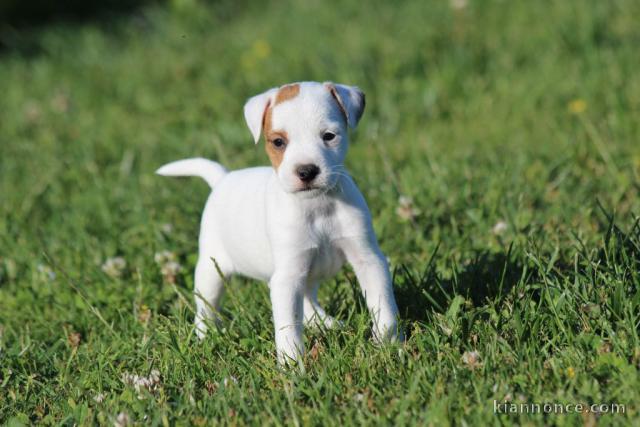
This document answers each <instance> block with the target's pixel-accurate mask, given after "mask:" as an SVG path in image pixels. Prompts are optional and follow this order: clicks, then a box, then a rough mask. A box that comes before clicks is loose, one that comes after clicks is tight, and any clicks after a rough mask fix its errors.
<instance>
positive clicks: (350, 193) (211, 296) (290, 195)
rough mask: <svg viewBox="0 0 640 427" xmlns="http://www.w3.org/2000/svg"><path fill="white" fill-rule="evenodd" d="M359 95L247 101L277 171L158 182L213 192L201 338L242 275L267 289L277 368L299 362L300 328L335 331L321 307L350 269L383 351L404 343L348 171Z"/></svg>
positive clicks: (295, 91) (304, 94) (201, 165)
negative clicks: (327, 291) (324, 294)
mask: <svg viewBox="0 0 640 427" xmlns="http://www.w3.org/2000/svg"><path fill="white" fill-rule="evenodd" d="M364 105H365V101H364V94H363V93H362V92H361V91H360V90H359V89H358V88H356V87H352V86H345V85H340V84H333V83H316V82H304V83H294V84H288V85H285V86H282V87H280V88H273V89H270V90H268V91H266V92H265V93H263V94H261V95H257V96H254V97H253V98H250V99H249V100H248V101H247V103H246V104H245V106H244V116H245V119H246V121H247V125H248V126H249V130H250V131H251V133H252V134H253V138H254V140H255V142H256V144H257V143H258V141H259V140H260V134H261V133H262V134H263V135H264V139H265V148H266V151H267V155H268V156H269V159H270V160H271V164H272V167H255V168H248V169H241V170H236V171H232V172H227V170H226V169H225V168H224V167H222V166H221V165H220V164H218V163H216V162H212V161H210V160H205V159H200V158H194V159H186V160H180V161H176V162H173V163H169V164H167V165H165V166H163V167H161V168H160V169H158V171H157V173H158V174H160V175H166V176H199V177H201V178H203V179H204V180H205V181H207V183H208V184H209V185H210V186H211V188H212V189H213V191H212V193H211V195H210V196H209V199H208V201H207V204H206V206H205V209H204V213H203V215H202V224H201V229H200V248H199V249H200V250H199V258H198V263H197V266H196V270H195V294H196V316H195V327H196V333H197V334H198V336H199V337H200V338H202V337H203V336H204V334H205V332H206V328H207V322H206V321H207V319H212V318H215V317H216V312H217V310H218V309H219V304H220V299H221V297H222V293H223V284H224V283H223V282H224V280H225V278H226V277H227V276H229V275H231V274H241V275H243V276H246V277H250V278H253V279H257V280H262V281H267V282H268V283H269V289H270V297H271V304H272V307H273V323H274V327H275V340H276V349H277V354H278V361H279V362H280V363H288V362H290V361H294V362H300V361H301V359H302V355H303V353H304V344H303V337H302V328H303V321H304V323H305V324H307V325H314V324H315V325H318V324H322V325H325V326H327V327H331V326H333V325H335V324H336V323H337V321H336V320H334V319H333V318H332V317H330V316H329V315H327V314H326V313H325V311H324V310H323V309H322V307H320V305H319V304H318V298H317V293H318V285H319V283H320V282H321V281H322V280H324V279H327V278H329V277H331V276H334V275H335V274H336V273H337V272H338V271H339V270H340V268H341V267H342V265H343V263H344V262H345V261H347V262H348V263H349V264H351V265H352V267H353V269H354V271H355V273H356V276H357V278H358V281H359V283H360V287H361V289H362V292H363V293H364V297H365V299H366V302H367V306H368V308H369V311H370V313H371V316H372V318H373V336H374V339H375V340H376V341H379V342H380V341H385V340H389V341H395V340H402V333H401V332H400V331H399V329H398V308H397V306H396V302H395V298H394V295H393V287H392V286H393V285H392V282H391V275H390V274H389V267H388V265H387V260H386V258H385V256H384V255H383V254H382V252H381V251H380V248H379V247H378V242H377V239H376V236H375V234H374V231H373V227H372V224H371V214H370V212H369V208H368V207H367V203H366V202H365V200H364V197H363V196H362V194H361V193H360V191H359V190H358V188H357V187H356V184H355V183H354V182H353V180H352V179H351V177H350V176H349V174H348V173H347V172H346V171H345V169H344V166H343V162H344V158H345V155H346V153H347V147H348V135H347V127H351V128H354V127H355V126H356V125H357V124H358V121H359V120H360V117H361V116H362V113H363V111H364Z"/></svg>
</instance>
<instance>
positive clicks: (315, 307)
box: [303, 281, 341, 328]
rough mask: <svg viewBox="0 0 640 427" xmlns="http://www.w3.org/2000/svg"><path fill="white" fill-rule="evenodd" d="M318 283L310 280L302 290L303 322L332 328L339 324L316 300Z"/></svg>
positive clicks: (308, 324)
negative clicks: (303, 290)
mask: <svg viewBox="0 0 640 427" xmlns="http://www.w3.org/2000/svg"><path fill="white" fill-rule="evenodd" d="M319 285H320V283H318V282H315V281H314V282H312V283H309V284H307V286H306V288H305V292H304V301H303V311H304V323H305V325H307V326H312V327H313V326H315V327H319V326H324V327H325V328H334V327H337V326H340V324H341V323H340V321H339V320H336V319H334V318H333V317H331V316H329V315H328V314H327V313H326V312H325V311H324V309H323V308H322V307H321V306H320V303H319V302H318V287H319Z"/></svg>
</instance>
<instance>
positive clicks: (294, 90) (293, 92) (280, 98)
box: [274, 83, 300, 105]
mask: <svg viewBox="0 0 640 427" xmlns="http://www.w3.org/2000/svg"><path fill="white" fill-rule="evenodd" d="M299 93H300V85H299V84H297V83H294V84H290V85H284V86H282V87H281V88H280V90H279V91H278V93H277V94H276V103H275V104H274V105H278V104H282V103H283V102H285V101H288V100H290V99H293V98H295V97H296V96H298V94H299Z"/></svg>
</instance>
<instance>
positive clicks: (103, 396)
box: [93, 393, 107, 403]
mask: <svg viewBox="0 0 640 427" xmlns="http://www.w3.org/2000/svg"><path fill="white" fill-rule="evenodd" d="M106 398H107V395H106V394H104V393H98V394H96V395H95V396H93V401H94V402H96V403H102V402H104V400H105V399H106Z"/></svg>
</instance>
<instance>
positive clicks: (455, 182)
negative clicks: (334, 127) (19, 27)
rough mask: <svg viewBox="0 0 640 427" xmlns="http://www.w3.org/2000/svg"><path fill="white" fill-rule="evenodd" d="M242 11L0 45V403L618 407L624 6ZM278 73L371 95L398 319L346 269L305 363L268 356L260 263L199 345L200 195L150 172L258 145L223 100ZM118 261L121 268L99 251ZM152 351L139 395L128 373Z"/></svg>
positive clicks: (245, 157) (395, 416)
mask: <svg viewBox="0 0 640 427" xmlns="http://www.w3.org/2000/svg"><path fill="white" fill-rule="evenodd" d="M242 3H245V2H240V4H237V2H236V3H234V2H231V1H227V2H221V3H217V4H215V5H213V6H204V5H201V4H199V3H196V2H193V1H189V0H175V1H172V2H170V3H169V4H168V5H167V6H164V7H155V8H154V7H152V8H148V9H144V10H142V11H140V12H137V13H136V14H135V15H133V16H130V17H126V18H121V19H118V20H113V21H110V22H109V23H107V24H98V23H82V24H80V23H76V24H63V23H59V24H52V25H50V26H48V27H45V28H42V29H40V30H38V31H34V32H29V33H24V34H22V36H21V37H22V38H21V39H20V40H21V41H20V43H22V44H20V43H19V44H18V46H17V47H16V48H15V49H14V50H11V51H4V52H2V54H1V55H2V56H0V94H1V95H0V421H5V422H9V423H10V424H13V425H19V424H21V423H27V424H29V423H39V422H43V423H47V424H64V425H72V424H75V423H77V424H81V425H90V424H93V423H100V424H111V423H113V422H114V421H115V419H116V417H117V415H118V414H119V413H121V412H125V413H127V414H128V415H129V417H130V419H131V420H132V421H135V422H137V423H141V424H148V423H153V424H161V423H164V424H166V423H168V424H174V423H177V424H180V425H183V424H208V423H210V422H213V421H218V422H224V423H230V424H236V423H237V424H254V425H261V424H263V423H266V424H271V425H279V424H287V425H290V424H293V425H295V424H302V425H322V424H334V425H341V424H365V423H366V424H369V423H371V424H394V425H396V424H397V425H411V424H418V425H425V424H427V425H442V424H447V423H450V424H455V425H483V424H491V425H502V424H507V425H509V424H532V425H550V424H556V425H583V424H584V425H588V426H590V425H593V424H591V423H592V422H594V421H597V423H598V425H620V424H629V425H631V424H636V425H637V424H638V423H639V422H640V414H639V412H638V411H639V410H640V408H639V407H638V402H639V401H640V378H639V372H638V370H639V363H640V339H639V336H638V331H639V324H640V323H639V322H640V225H639V224H638V221H637V218H638V215H639V214H640V197H639V192H640V141H639V135H640V120H638V119H639V117H640V27H639V26H638V22H637V17H638V16H640V3H638V2H637V1H634V0H618V1H600V0H592V1H527V2H525V1H512V2H506V1H498V0H493V1H489V0H487V1H479V0H478V1H473V0H469V2H468V4H467V6H466V7H464V8H462V9H455V8H453V7H452V6H451V5H450V3H449V2H448V1H429V2H425V1H421V0H416V1H407V2H382V1H378V2H374V3H362V2H355V1H353V2H348V3H347V4H341V3H339V2H334V1H329V2H319V1H311V2H306V1H305V2H303V1H289V2H278V3H274V4H272V5H270V6H269V7H267V6H265V5H263V4H261V3H259V2H255V3H247V4H242ZM20 46H28V47H29V49H23V50H21V49H20ZM297 80H319V81H324V80H334V81H337V82H343V83H350V84H357V85H359V86H360V87H361V88H362V89H363V90H364V91H365V92H366V94H367V104H368V105H367V110H366V111H365V115H364V118H363V120H362V122H361V124H360V126H359V129H357V131H356V132H355V133H354V134H353V145H352V147H351V151H350V154H349V156H348V160H347V166H348V168H349V169H350V171H351V172H352V174H353V176H354V177H355V179H356V181H357V183H358V185H359V186H360V188H361V190H362V191H363V193H364V194H365V196H366V198H367V200H368V202H369V205H370V207H371V210H372V213H373V215H374V225H375V228H376V231H377V234H378V236H379V239H380V242H381V246H382V248H383V250H384V251H385V253H386V254H387V255H388V256H389V258H390V260H391V265H392V268H393V269H394V278H395V286H396V294H397V298H398V304H399V307H400V311H401V313H402V317H403V320H404V322H405V326H406V330H407V335H408V340H407V342H406V343H405V344H404V345H402V346H386V347H381V348H380V347H376V346H375V345H373V344H372V343H371V341H370V339H369V337H370V332H369V318H368V315H367V313H366V310H365V308H364V305H363V302H362V299H361V296H360V295H359V291H358V287H357V284H356V282H355V279H354V274H353V272H352V271H350V270H349V269H346V270H345V271H344V272H343V273H341V274H340V275H338V276H337V277H336V278H335V279H334V280H331V281H329V282H327V283H325V284H324V286H323V287H322V288H321V295H320V297H321V298H320V299H321V302H322V303H323V304H324V305H325V306H326V307H328V309H329V311H330V312H331V313H333V314H335V315H337V316H338V317H340V318H342V319H344V320H345V321H346V326H345V328H344V329H342V330H337V331H324V332H318V331H316V332H313V331H308V332H307V338H306V341H307V349H313V350H312V351H310V352H309V355H308V358H307V359H308V360H306V362H305V365H306V371H305V373H297V372H287V371H282V370H280V369H279V368H278V367H277V366H276V364H275V356H274V344H273V331H272V326H271V321H270V316H271V313H270V305H269V302H268V292H267V288H266V286H265V285H263V284H260V283H253V282H251V281H247V280H243V279H234V280H232V283H231V284H230V286H229V287H228V292H227V296H226V299H225V304H224V310H225V311H224V316H225V319H224V322H223V325H222V326H223V329H222V330H221V331H220V332H218V333H213V334H210V335H209V337H208V338H207V339H206V340H205V341H204V342H202V343H198V342H197V341H196V340H195V337H194V334H193V331H192V329H191V320H192V315H193V305H192V297H191V288H192V284H193V274H192V270H193V267H194V261H195V255H196V250H197V234H198V222H199V215H200V213H201V210H202V207H203V205H204V202H205V199H206V197H207V191H208V189H207V187H206V184H204V183H203V182H201V181H199V180H196V179H193V180H173V179H167V178H160V177H157V176H155V175H154V174H153V171H154V170H155V169H156V168H157V167H158V166H160V165H162V164H163V163H166V162H168V161H171V160H175V159H180V158H184V157H191V156H196V155H200V156H206V157H209V158H212V159H216V160H218V161H220V162H222V163H223V164H225V165H226V166H227V167H229V168H242V167H247V166H253V165H261V164H267V158H266V155H265V153H264V150H263V147H262V146H261V145H259V146H257V147H256V146H254V145H253V143H252V141H251V137H250V134H249V131H248V130H247V129H246V127H245V124H244V121H243V118H242V105H243V102H244V100H245V99H246V98H247V97H249V96H251V95H254V94H256V93H259V92H260V91H262V90H264V89H266V88H269V87H272V86H275V85H279V84H282V83H286V82H291V81H297ZM400 196H406V197H410V198H411V199H412V209H413V211H412V212H411V213H413V214H414V215H413V216H412V218H410V219H408V220H407V219H403V217H402V216H401V215H399V214H398V212H397V209H398V207H399V198H400ZM418 211H419V212H418ZM169 225H170V226H169ZM505 226H506V227H505ZM164 250H169V251H171V252H174V253H175V254H176V255H177V259H178V261H179V263H180V264H181V265H182V270H181V271H180V272H179V273H178V275H177V277H176V278H175V284H172V283H171V280H170V279H171V278H168V277H163V275H162V274H161V271H160V267H159V266H158V265H157V264H156V263H155V262H154V254H156V253H157V252H161V251H164ZM115 256H120V257H122V258H124V259H125V261H126V268H125V269H124V271H123V272H122V275H121V277H119V278H118V277H115V278H114V277H110V276H109V275H107V274H105V273H104V272H103V271H102V269H101V266H102V264H103V263H104V262H105V261H106V260H107V259H109V258H112V257H115ZM77 334H79V335H77ZM473 351H476V352H477V353H478V354H479V360H476V361H475V363H474V361H473V360H471V361H469V355H470V354H475V353H471V352H473ZM465 353H466V356H465ZM463 356H464V357H463ZM472 359H473V357H472ZM465 361H466V362H465ZM154 369H155V370H158V371H159V373H160V382H159V384H157V385H156V388H155V390H154V391H153V392H145V391H142V394H143V397H144V398H143V399H139V398H138V395H137V392H136V390H135V389H134V388H133V387H132V386H130V385H127V384H125V382H123V375H124V374H125V373H130V374H139V375H145V376H146V375H149V373H150V372H151V371H152V370H154ZM225 379H226V381H225ZM234 379H235V381H234ZM225 383H226V384H225ZM100 394H102V395H103V397H104V399H103V400H102V401H101V402H97V401H96V400H95V397H96V396H98V395H100ZM494 399H495V400H497V401H499V402H503V401H504V399H510V401H511V402H516V403H518V402H538V403H545V402H552V403H589V404H590V403H618V404H621V405H625V413H624V414H604V415H601V416H598V417H596V416H595V415H594V414H593V413H589V414H582V415H580V414H570V415H553V414H547V415H545V414H534V415H514V414H497V415H496V414H494V412H493V401H494ZM98 400H100V399H98Z"/></svg>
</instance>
